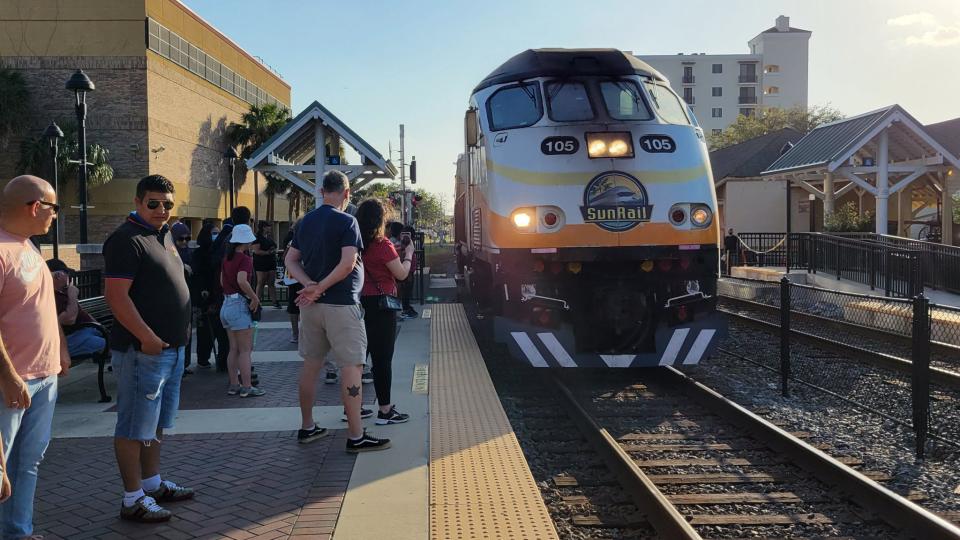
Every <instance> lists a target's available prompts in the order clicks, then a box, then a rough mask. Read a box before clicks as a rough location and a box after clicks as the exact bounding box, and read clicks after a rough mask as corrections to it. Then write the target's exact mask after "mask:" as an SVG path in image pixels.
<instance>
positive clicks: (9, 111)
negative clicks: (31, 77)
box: [0, 69, 30, 151]
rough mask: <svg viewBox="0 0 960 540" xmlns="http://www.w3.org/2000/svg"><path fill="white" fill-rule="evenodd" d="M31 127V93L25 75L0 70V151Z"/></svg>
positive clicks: (8, 70)
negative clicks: (24, 78)
mask: <svg viewBox="0 0 960 540" xmlns="http://www.w3.org/2000/svg"><path fill="white" fill-rule="evenodd" d="M29 125H30V91H29V89H28V88H27V83H26V81H24V80H23V75H21V74H20V73H19V72H17V71H13V70H10V69H0V151H2V150H6V148H7V145H9V144H10V140H11V139H12V138H14V137H16V136H18V135H20V134H21V133H23V132H24V131H26V129H27V128H28V127H29Z"/></svg>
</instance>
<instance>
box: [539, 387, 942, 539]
mask: <svg viewBox="0 0 960 540" xmlns="http://www.w3.org/2000/svg"><path fill="white" fill-rule="evenodd" d="M553 384H554V385H555V386H556V392H555V395H556V396H557V397H558V398H559V399H560V400H561V402H562V404H563V405H564V407H565V408H566V409H567V412H568V413H569V414H570V416H571V418H572V419H573V420H574V422H575V423H576V425H577V426H578V428H579V431H580V432H581V433H582V435H583V436H584V437H585V438H586V439H587V440H588V442H589V443H590V445H591V446H592V447H593V449H594V450H595V451H596V452H597V453H598V454H599V455H600V457H601V458H602V459H603V461H604V462H605V463H606V465H607V467H608V468H609V469H610V470H611V471H612V472H613V475H614V477H615V479H616V482H617V483H619V484H620V485H621V486H622V487H623V489H624V492H625V493H626V494H627V496H628V497H629V499H630V500H629V501H624V502H625V503H626V504H629V503H630V502H632V503H633V504H634V505H635V506H636V508H638V509H642V515H636V516H633V517H629V516H628V517H624V516H622V515H621V516H616V517H607V516H601V515H574V516H573V522H574V524H577V525H581V526H584V527H616V528H621V529H623V528H634V527H636V528H641V529H642V528H644V527H648V526H652V527H653V528H654V529H655V530H656V533H657V536H658V537H662V538H709V537H748V536H767V537H781V536H788V535H789V536H807V537H811V536H816V537H835V536H856V537H893V536H897V535H899V534H901V533H907V534H909V535H912V536H914V537H917V538H960V528H957V527H956V526H954V525H952V524H951V523H949V522H948V521H946V520H944V519H942V518H940V517H938V516H936V515H934V514H932V513H930V512H928V511H926V510H924V509H922V508H920V507H919V506H917V505H915V504H914V503H912V502H910V501H908V500H907V499H905V498H902V497H900V496H898V495H896V494H894V493H892V492H890V491H889V490H887V489H885V488H883V487H882V486H880V485H879V484H878V483H877V482H876V481H875V480H879V481H882V480H884V479H885V478H884V476H883V475H882V474H876V473H870V472H867V471H856V470H855V469H853V468H852V467H853V466H858V465H859V464H860V463H859V461H858V460H856V459H853V458H832V457H830V456H828V455H827V454H826V453H824V452H823V451H822V450H820V449H818V448H817V447H816V446H815V445H814V444H808V443H806V442H804V441H803V439H804V438H806V437H808V436H809V434H806V433H788V432H786V431H784V430H782V429H780V428H778V427H777V426H775V425H773V424H771V423H769V422H767V421H766V420H763V419H762V418H760V417H758V416H756V415H754V414H752V413H750V412H749V411H747V410H746V409H744V408H742V407H740V406H739V405H736V404H735V403H733V402H730V401H728V400H726V399H725V398H723V397H722V396H720V395H719V394H717V393H716V392H714V391H712V390H710V389H709V388H707V387H705V386H703V385H701V384H699V383H697V382H695V381H693V380H692V379H690V378H689V377H687V376H685V375H684V374H682V373H681V372H679V371H677V370H674V369H672V368H665V369H664V370H657V371H656V372H651V373H650V376H649V377H648V376H646V374H645V376H644V382H643V383H639V384H634V385H632V386H629V387H628V388H627V389H626V390H624V389H623V384H622V382H621V384H619V385H618V388H620V390H617V391H611V392H606V391H600V392H599V395H596V394H595V395H593V396H592V402H591V403H590V404H589V405H584V404H583V403H582V402H581V400H580V398H578V396H577V394H578V393H581V392H583V391H584V389H586V390H589V388H590V387H589V384H590V382H589V381H584V380H583V379H582V378H581V379H578V381H576V386H574V387H573V388H574V389H573V390H571V389H570V387H568V386H567V384H565V383H564V382H562V381H561V380H559V379H554V382H553ZM594 392H596V389H594ZM594 481H595V480H594ZM554 482H555V483H556V484H557V485H558V486H577V485H578V482H579V480H578V479H577V478H576V477H573V476H569V475H564V476H560V477H556V478H554ZM841 493H842V495H840V494H841ZM567 499H569V500H567ZM579 499H584V498H583V497H579V498H578V497H567V498H565V502H566V503H568V504H569V505H572V506H574V507H575V506H576V505H577V504H578V503H580V502H582V503H584V504H586V503H587V501H580V500H579Z"/></svg>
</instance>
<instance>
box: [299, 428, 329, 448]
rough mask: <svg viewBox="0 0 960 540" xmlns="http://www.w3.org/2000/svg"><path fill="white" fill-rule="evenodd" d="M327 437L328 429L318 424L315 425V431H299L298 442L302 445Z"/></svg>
mask: <svg viewBox="0 0 960 540" xmlns="http://www.w3.org/2000/svg"><path fill="white" fill-rule="evenodd" d="M326 436H327V428H322V427H320V426H318V425H316V424H314V425H313V429H300V430H297V442H298V443H300V444H307V443H311V442H313V441H315V440H317V439H322V438H324V437H326Z"/></svg>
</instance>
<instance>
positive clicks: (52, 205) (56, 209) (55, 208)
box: [27, 200, 60, 214]
mask: <svg viewBox="0 0 960 540" xmlns="http://www.w3.org/2000/svg"><path fill="white" fill-rule="evenodd" d="M35 203H40V204H42V205H43V206H46V207H48V208H53V212H54V213H55V214H59V213H60V205H59V204H57V203H52V202H47V201H40V200H36V201H30V202H28V203H27V206H31V205H33V204H35Z"/></svg>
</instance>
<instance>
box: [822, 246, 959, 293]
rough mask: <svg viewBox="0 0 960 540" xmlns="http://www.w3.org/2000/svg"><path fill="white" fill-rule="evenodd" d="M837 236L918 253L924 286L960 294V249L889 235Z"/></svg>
mask: <svg viewBox="0 0 960 540" xmlns="http://www.w3.org/2000/svg"><path fill="white" fill-rule="evenodd" d="M836 235H837V236H842V237H844V238H855V239H857V240H863V241H870V242H876V243H879V244H884V245H890V246H894V247H897V248H901V249H908V250H911V251H914V252H918V253H919V254H920V260H921V267H922V272H923V284H924V285H926V286H927V287H930V288H932V289H940V290H944V291H950V292H958V293H960V247H954V246H947V245H944V244H937V243H935V242H924V241H922V240H911V239H910V238H902V237H899V236H891V235H889V234H876V233H836Z"/></svg>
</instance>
